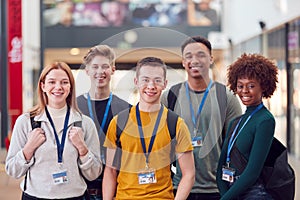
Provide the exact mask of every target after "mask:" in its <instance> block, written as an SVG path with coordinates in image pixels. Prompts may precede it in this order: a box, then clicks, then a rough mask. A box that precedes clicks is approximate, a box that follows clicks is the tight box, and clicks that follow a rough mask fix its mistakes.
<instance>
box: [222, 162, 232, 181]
mask: <svg viewBox="0 0 300 200" xmlns="http://www.w3.org/2000/svg"><path fill="white" fill-rule="evenodd" d="M234 175H235V170H234V169H232V168H229V167H226V166H223V168H222V180H223V181H227V182H229V183H233V182H234Z"/></svg>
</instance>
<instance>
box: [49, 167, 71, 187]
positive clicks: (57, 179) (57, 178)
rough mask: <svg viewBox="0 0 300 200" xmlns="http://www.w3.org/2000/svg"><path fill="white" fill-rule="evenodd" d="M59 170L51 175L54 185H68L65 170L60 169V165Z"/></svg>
mask: <svg viewBox="0 0 300 200" xmlns="http://www.w3.org/2000/svg"><path fill="white" fill-rule="evenodd" d="M59 168H60V170H59V171H58V172H55V173H53V174H52V179H53V182H54V184H55V185H59V184H65V183H68V181H69V179H68V176H67V170H66V169H62V165H60V167H59Z"/></svg>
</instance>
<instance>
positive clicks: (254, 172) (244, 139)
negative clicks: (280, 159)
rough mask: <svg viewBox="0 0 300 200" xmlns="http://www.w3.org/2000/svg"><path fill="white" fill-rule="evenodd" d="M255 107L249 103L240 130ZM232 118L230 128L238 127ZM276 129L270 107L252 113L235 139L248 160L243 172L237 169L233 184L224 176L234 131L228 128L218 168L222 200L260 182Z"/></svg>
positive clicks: (239, 193) (237, 194)
mask: <svg viewBox="0 0 300 200" xmlns="http://www.w3.org/2000/svg"><path fill="white" fill-rule="evenodd" d="M255 108H256V106H250V107H247V110H246V112H245V114H244V115H243V116H242V121H241V123H240V125H239V127H238V130H239V129H240V128H241V127H242V126H243V124H244V123H245V121H246V119H247V118H248V116H249V115H250V114H251V113H252V111H253V110H254V109H255ZM232 122H233V120H232ZM232 122H231V124H230V125H229V128H228V130H233V129H234V127H232V128H231V126H232ZM274 131H275V119H274V117H273V115H272V114H271V113H270V112H269V110H268V109H267V108H266V107H264V106H263V107H262V108H261V109H260V110H259V111H258V112H256V113H255V114H254V115H253V116H252V117H251V119H250V120H249V121H248V123H247V124H246V125H245V126H244V128H243V129H242V131H241V132H240V134H239V135H238V137H237V139H236V141H235V143H234V145H235V146H236V147H237V148H238V149H239V151H240V152H241V153H242V155H243V156H244V158H246V160H248V163H247V166H246V168H245V170H244V171H243V173H240V172H238V171H236V175H239V176H240V177H239V179H237V180H236V181H235V182H234V184H233V185H232V186H231V187H229V185H228V182H226V181H223V180H222V166H223V165H225V164H226V156H227V149H228V142H229V140H230V137H229V136H228V135H231V133H229V131H227V134H226V138H225V142H224V145H223V147H222V152H221V156H220V159H219V164H218V171H217V184H218V188H219V191H220V194H221V196H222V198H221V199H222V200H225V199H234V198H236V197H237V196H239V195H241V194H243V193H244V192H245V191H247V190H248V189H249V188H250V187H251V186H252V185H253V184H255V183H256V181H257V180H258V178H259V175H260V173H261V170H262V168H263V166H264V162H265V160H266V157H267V155H268V153H269V149H270V147H271V144H272V140H273V136H274ZM237 132H238V131H237ZM230 167H232V168H235V167H234V166H232V165H230Z"/></svg>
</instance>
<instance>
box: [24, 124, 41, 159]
mask: <svg viewBox="0 0 300 200" xmlns="http://www.w3.org/2000/svg"><path fill="white" fill-rule="evenodd" d="M45 141H46V135H45V132H44V130H43V129H41V128H35V129H33V130H32V131H31V132H30V133H29V134H28V140H27V143H26V144H25V146H24V148H23V154H24V156H25V159H26V160H27V161H29V160H30V159H31V158H32V156H33V154H34V152H35V150H36V149H37V148H38V147H39V146H41V145H42V144H43V143H44V142H45Z"/></svg>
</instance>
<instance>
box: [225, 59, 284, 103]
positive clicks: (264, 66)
mask: <svg viewBox="0 0 300 200" xmlns="http://www.w3.org/2000/svg"><path fill="white" fill-rule="evenodd" d="M277 75H278V68H277V66H276V65H275V64H274V63H273V62H272V61H271V60H269V59H267V58H266V57H264V56H262V55H259V54H246V53H244V54H242V55H241V57H239V58H238V59H237V60H236V61H235V62H234V63H233V64H231V65H230V66H229V67H228V69H227V78H228V86H229V88H230V89H231V90H232V91H233V92H234V93H235V92H236V90H237V79H239V78H248V79H256V80H257V81H258V82H259V84H260V86H261V89H262V90H263V97H265V98H269V97H271V96H272V95H273V93H274V91H275V90H276V84H277V83H278V77H277Z"/></svg>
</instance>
